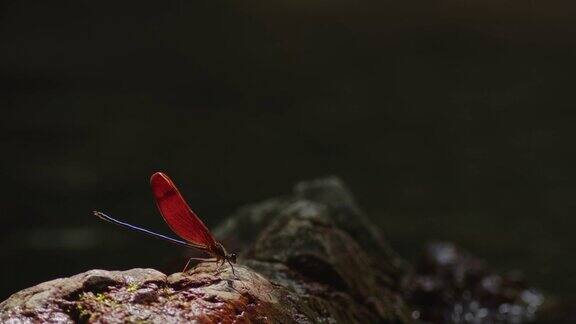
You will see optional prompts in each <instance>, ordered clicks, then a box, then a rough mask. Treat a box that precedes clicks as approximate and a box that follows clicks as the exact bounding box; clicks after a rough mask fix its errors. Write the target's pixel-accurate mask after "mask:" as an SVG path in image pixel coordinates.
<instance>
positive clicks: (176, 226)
mask: <svg viewBox="0 0 576 324" xmlns="http://www.w3.org/2000/svg"><path fill="white" fill-rule="evenodd" d="M150 185H151V186H152V193H153V194H154V199H155V200H156V206H158V210H160V214H161V215H162V217H163V218H164V220H165V221H166V223H167V224H168V226H169V227H170V229H172V231H173V232H174V233H176V234H177V235H178V236H180V237H181V238H183V239H184V240H185V241H182V240H178V239H175V238H172V237H169V236H165V235H162V234H158V233H154V232H152V231H149V230H147V229H144V228H141V227H137V226H134V225H131V224H128V223H125V222H121V221H119V220H117V219H114V218H112V217H110V216H108V215H106V214H104V213H102V212H99V211H95V212H94V215H96V216H98V217H99V218H101V219H103V220H105V221H108V222H111V223H113V224H116V225H119V226H122V227H124V228H128V229H130V230H134V231H137V232H140V233H144V234H147V235H150V236H154V237H156V238H160V239H163V240H165V241H168V242H171V243H175V244H178V245H182V246H186V247H193V248H196V249H199V250H201V251H203V252H205V253H207V254H209V255H210V256H212V257H213V258H214V259H198V258H190V260H188V262H187V263H186V266H185V267H184V270H182V271H183V272H184V271H186V268H188V264H189V263H190V261H191V260H201V261H215V262H220V263H221V264H220V266H222V265H223V264H224V263H225V262H228V264H230V267H232V273H234V266H233V263H236V254H235V253H228V252H226V249H224V246H223V245H222V244H220V243H219V242H218V241H216V240H215V239H214V237H213V236H212V234H211V233H210V231H209V230H208V228H207V227H206V225H204V223H203V222H202V220H200V218H199V217H198V216H197V215H196V213H194V212H193V211H192V209H191V208H190V207H189V206H188V204H187V203H186V201H185V200H184V197H182V195H181V194H180V192H179V191H178V188H176V185H175V184H174V182H172V180H170V178H169V177H168V176H167V175H166V174H164V173H162V172H156V173H154V174H153V175H152V177H151V178H150Z"/></svg>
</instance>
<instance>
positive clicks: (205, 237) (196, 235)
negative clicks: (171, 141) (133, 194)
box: [150, 172, 216, 249]
mask: <svg viewBox="0 0 576 324" xmlns="http://www.w3.org/2000/svg"><path fill="white" fill-rule="evenodd" d="M150 185H151V186H152V192H153V193H154V198H155V199H156V206H158V209H159V210H160V214H162V217H164V220H165V221H166V223H167V224H168V226H170V228H171V229H172V231H174V233H176V234H178V236H180V237H181V238H183V239H185V240H186V241H188V242H190V243H192V244H193V245H197V246H198V247H199V248H202V249H209V248H210V247H213V246H215V245H216V243H215V241H214V238H213V237H212V234H210V231H209V230H208V228H207V227H206V225H204V223H202V221H201V220H200V218H198V216H196V214H195V213H194V212H193V211H192V209H190V207H189V206H188V204H187V203H186V201H185V200H184V198H183V197H182V195H181V194H180V192H179V191H178V188H176V185H174V182H172V180H170V178H168V176H167V175H165V174H164V173H162V172H156V173H154V174H153V175H152V177H151V178H150Z"/></svg>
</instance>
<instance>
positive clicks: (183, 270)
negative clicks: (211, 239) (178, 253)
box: [182, 258, 218, 272]
mask: <svg viewBox="0 0 576 324" xmlns="http://www.w3.org/2000/svg"><path fill="white" fill-rule="evenodd" d="M192 260H195V261H202V262H216V261H218V260H217V259H214V258H210V259H206V258H190V259H188V262H186V265H185V266H184V269H182V272H186V269H188V265H189V264H190V261H192Z"/></svg>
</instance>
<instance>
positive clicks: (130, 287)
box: [126, 283, 140, 292]
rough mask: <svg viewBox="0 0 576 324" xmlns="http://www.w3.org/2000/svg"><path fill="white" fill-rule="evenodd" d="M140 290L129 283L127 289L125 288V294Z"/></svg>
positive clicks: (138, 286)
mask: <svg viewBox="0 0 576 324" xmlns="http://www.w3.org/2000/svg"><path fill="white" fill-rule="evenodd" d="M139 288H140V285H138V284H136V283H131V284H129V285H128V288H126V291H127V292H135V291H136V290H138V289H139Z"/></svg>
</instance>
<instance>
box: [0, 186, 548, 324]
mask: <svg viewBox="0 0 576 324" xmlns="http://www.w3.org/2000/svg"><path fill="white" fill-rule="evenodd" d="M215 234H216V236H217V237H219V238H225V242H226V243H227V244H226V245H227V247H229V250H238V249H239V250H241V251H243V254H242V255H241V256H240V259H239V263H238V264H237V265H235V266H234V273H233V272H232V269H231V268H230V266H228V265H224V266H222V267H221V268H218V267H217V265H216V264H214V263H202V264H199V265H197V266H196V267H195V268H193V269H192V270H190V271H188V272H187V273H175V274H171V275H168V276H167V275H165V274H163V273H161V272H158V271H156V270H153V269H132V270H127V271H105V270H91V271H88V272H85V273H82V274H79V275H76V276H73V277H70V278H64V279H56V280H53V281H49V282H45V283H42V284H40V285H37V286H35V287H32V288H28V289H25V290H22V291H20V292H18V293H16V294H14V295H12V296H11V297H10V298H8V299H7V300H6V301H4V302H2V303H1V304H0V322H2V323H4V322H8V323H10V322H12V323H22V322H49V321H52V322H70V323H72V322H96V323H98V322H102V323H119V322H151V323H182V322H190V321H195V322H198V323H212V322H221V323H231V322H246V323H249V322H256V323H261V322H265V323H266V322H268V323H272V322H274V323H276V322H281V323H288V322H298V323H317V322H320V323H382V322H395V323H396V322H401V323H410V322H412V321H413V320H414V319H419V320H426V321H437V322H449V321H456V320H458V321H460V320H462V321H467V320H468V317H469V316H470V315H469V314H470V313H471V312H472V310H473V311H474V313H473V314H474V315H473V316H475V317H474V319H478V318H481V317H482V316H489V317H486V318H490V319H494V320H501V321H503V322H506V321H508V322H517V321H526V320H531V319H533V318H534V314H536V311H537V310H538V309H539V305H540V304H541V303H542V295H541V294H540V293H538V292H537V291H536V290H533V289H531V288H528V286H527V285H526V284H525V283H524V282H522V281H518V280H517V279H514V278H512V277H506V276H499V275H497V274H494V273H492V272H490V271H488V270H487V268H486V267H485V265H484V264H483V262H481V261H480V260H479V259H478V258H474V257H472V256H470V255H469V254H467V253H465V252H463V251H461V250H459V249H458V248H457V247H455V246H453V245H450V244H444V245H438V244H437V245H431V246H430V247H429V248H427V250H426V253H425V254H424V257H423V259H422V261H421V263H420V264H419V265H418V266H417V267H416V268H415V269H413V268H412V267H411V266H410V265H408V264H407V263H406V262H405V261H404V260H402V259H401V258H400V257H399V256H398V255H397V254H396V253H395V252H394V251H393V250H392V249H391V247H390V245H389V244H388V243H387V242H386V240H385V239H384V237H383V236H382V234H381V232H380V231H379V230H378V229H377V227H376V226H375V225H374V224H372V223H371V222H370V220H369V219H368V218H367V217H366V216H365V215H364V214H363V213H362V212H361V210H360V209H359V208H358V207H357V206H356V204H355V202H354V199H353V198H352V196H351V194H350V193H349V192H348V190H347V189H346V188H345V187H344V185H343V184H342V182H341V181H340V180H338V179H337V178H333V177H332V178H327V179H321V180H315V181H311V182H303V183H300V184H298V185H297V186H296V187H295V190H294V193H293V194H292V195H290V196H286V197H281V198H276V199H271V200H267V201H265V202H262V203H259V204H255V205H251V206H247V207H244V208H242V209H240V210H239V211H238V212H237V213H236V214H235V215H233V216H231V217H230V218H228V219H227V220H226V221H225V222H224V223H223V224H222V225H221V226H220V227H219V228H217V229H216V231H215ZM230 247H231V248H230ZM522 302H523V303H522ZM504 305H507V306H504ZM506 307H508V308H506ZM518 307H521V308H518ZM522 307H524V308H522ZM495 310H497V311H499V312H504V313H506V314H517V313H518V312H520V313H521V315H520V316H516V317H511V316H508V315H507V316H503V317H497V316H496V315H495V314H496V313H495ZM485 312H488V313H487V314H486V315H485V314H484V313H485ZM482 318H484V317H482Z"/></svg>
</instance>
